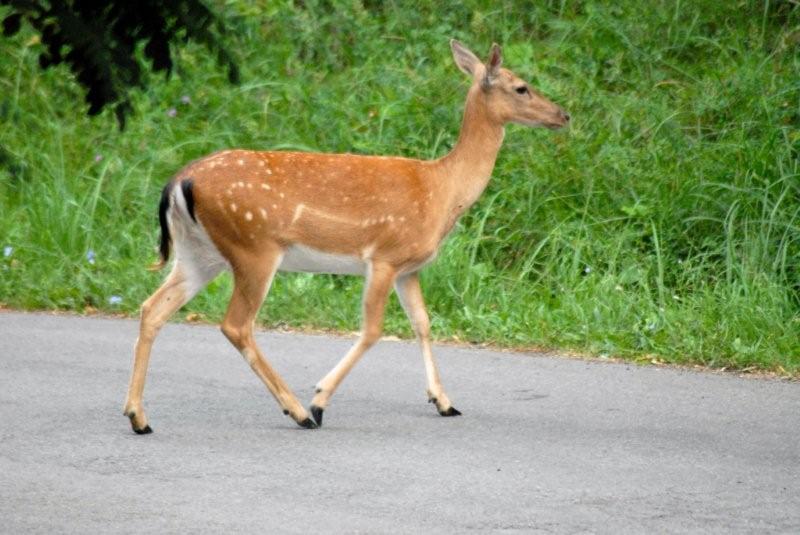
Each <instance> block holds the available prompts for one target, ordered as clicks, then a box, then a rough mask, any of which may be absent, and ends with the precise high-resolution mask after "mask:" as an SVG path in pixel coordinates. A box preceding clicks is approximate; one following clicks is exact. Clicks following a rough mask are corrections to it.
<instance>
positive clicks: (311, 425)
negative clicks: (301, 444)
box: [297, 418, 319, 429]
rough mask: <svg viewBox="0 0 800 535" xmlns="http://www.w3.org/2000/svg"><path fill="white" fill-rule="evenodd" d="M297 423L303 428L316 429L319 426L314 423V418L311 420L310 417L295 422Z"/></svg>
mask: <svg viewBox="0 0 800 535" xmlns="http://www.w3.org/2000/svg"><path fill="white" fill-rule="evenodd" d="M297 425H299V426H300V427H303V428H305V429H316V428H317V427H319V426H318V425H317V424H315V423H314V420H312V419H311V418H306V419H305V420H303V421H302V422H297Z"/></svg>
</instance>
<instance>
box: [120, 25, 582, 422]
mask: <svg viewBox="0 0 800 535" xmlns="http://www.w3.org/2000/svg"><path fill="white" fill-rule="evenodd" d="M450 48H451V51H452V55H453V59H454V61H455V63H456V65H457V66H458V68H459V69H460V70H461V71H463V72H464V74H466V75H468V76H469V77H470V78H471V85H470V87H469V90H468V91H467V97H466V103H465V105H464V113H463V120H462V125H461V131H460V133H459V136H458V139H457V141H456V143H455V145H454V146H453V148H452V150H451V151H450V152H449V153H448V154H446V155H444V156H443V157H441V158H438V159H434V160H419V159H411V158H404V157H398V156H369V155H356V154H328V153H313V152H293V151H255V150H244V149H232V150H223V151H219V152H215V153H212V154H210V155H208V156H205V157H203V158H200V159H198V160H195V161H193V162H191V163H189V164H188V165H186V166H185V167H184V168H183V169H181V170H180V171H179V172H178V173H177V174H176V175H175V176H174V177H173V178H172V180H171V181H170V182H169V183H168V184H167V185H166V186H165V187H164V189H163V191H162V193H161V201H160V203H159V207H158V216H159V224H160V230H161V239H160V247H159V253H160V259H159V261H158V262H157V263H156V264H155V266H154V268H161V267H163V266H165V265H166V264H167V263H168V261H169V258H170V252H171V250H173V251H174V261H173V264H172V269H171V271H170V272H169V274H168V275H167V277H166V279H165V280H164V282H163V284H162V285H161V286H160V287H159V288H158V289H157V290H156V291H155V293H153V294H152V295H151V296H150V297H149V298H148V299H147V300H145V301H144V303H143V304H142V306H141V319H140V326H139V336H138V338H137V340H136V344H135V347H134V359H133V370H132V374H131V379H130V383H129V387H128V394H127V398H126V401H125V406H124V411H123V412H124V415H125V416H127V417H128V418H129V420H130V424H131V426H132V428H133V431H134V432H135V433H137V434H147V433H151V432H152V428H151V427H150V425H149V423H148V419H147V416H146V415H145V411H144V407H143V403H142V393H143V390H144V382H145V376H146V374H147V367H148V361H149V359H150V353H151V348H152V345H153V342H154V340H155V337H156V335H157V333H158V331H159V330H160V329H161V327H162V326H163V325H164V324H165V323H166V322H167V321H168V319H169V318H170V317H171V316H172V315H173V314H174V313H175V312H176V311H177V310H178V309H180V308H181V307H182V306H184V305H185V304H186V303H188V302H189V301H190V300H191V299H192V298H193V297H194V296H195V295H196V294H197V293H198V292H199V291H200V290H201V289H203V288H204V287H205V286H206V285H207V284H208V283H209V282H210V281H211V280H212V279H214V278H215V277H216V276H217V275H218V274H219V273H221V272H222V271H224V270H228V271H229V272H231V273H232V276H233V292H232V295H231V299H230V302H229V304H228V308H227V311H226V313H225V315H224V318H223V320H222V322H221V330H222V332H223V334H224V335H225V337H227V339H228V340H229V341H230V342H231V343H232V344H233V346H234V347H235V348H236V349H237V350H238V351H239V352H240V353H241V355H242V356H243V357H244V359H245V360H246V361H247V363H248V364H249V365H250V367H251V368H252V370H253V371H254V372H255V374H256V375H257V376H258V378H259V379H261V381H262V382H263V383H264V385H265V386H266V388H267V390H268V391H269V392H270V393H271V394H272V396H273V397H274V398H275V400H276V401H277V403H278V405H279V406H280V408H281V409H283V413H284V414H285V415H288V416H290V417H291V418H292V419H293V420H294V421H295V422H296V423H297V424H298V425H299V426H300V427H302V428H306V429H315V428H318V427H320V426H321V425H322V417H323V412H324V411H325V410H326V409H327V408H328V405H329V402H330V400H331V396H332V395H333V394H334V392H335V391H336V389H337V387H338V386H339V385H340V384H341V382H342V380H343V379H344V378H345V377H346V376H347V374H348V373H349V372H350V370H352V368H353V367H354V366H355V365H356V363H358V362H359V360H360V359H361V357H362V356H363V355H364V353H365V352H366V351H367V350H368V349H369V348H370V347H371V346H373V345H374V344H375V343H376V342H377V341H378V340H379V339H380V337H381V334H382V329H383V315H384V308H385V306H386V303H387V300H388V298H389V296H390V293H391V290H392V288H394V290H395V292H396V293H397V296H398V298H399V300H400V304H401V305H402V308H403V309H404V311H405V313H406V315H407V316H408V319H409V321H410V323H411V325H412V327H413V330H414V333H415V336H416V338H417V340H418V342H419V345H420V347H421V350H422V357H423V361H424V365H425V373H426V379H427V396H428V400H429V402H430V403H433V404H434V405H435V407H436V409H437V411H438V413H439V414H440V415H441V416H445V417H452V416H458V415H460V414H461V412H459V411H458V410H457V409H456V408H455V407H453V404H452V402H451V400H450V398H449V397H448V396H447V394H446V392H445V389H444V387H443V385H442V381H441V379H440V376H439V370H438V367H437V364H436V361H435V359H434V356H433V352H432V347H431V330H430V320H429V316H428V312H427V309H426V306H425V301H424V299H423V295H422V289H421V286H420V277H419V274H420V270H422V268H424V267H425V266H426V265H428V264H429V263H431V262H432V261H433V260H434V259H435V258H436V255H437V252H438V250H439V248H440V247H441V245H442V243H443V241H444V239H445V238H446V236H447V235H448V234H449V233H450V231H451V230H452V229H453V226H454V225H455V223H456V222H457V220H458V218H459V217H460V216H461V215H462V214H463V213H464V212H465V211H466V210H467V209H468V208H469V207H470V206H472V205H473V204H474V203H475V202H476V201H477V200H478V198H479V197H480V196H481V194H482V192H483V191H484V189H485V188H486V186H487V184H488V183H489V180H490V177H491V174H492V171H493V168H494V165H495V160H496V158H497V154H498V152H499V150H500V146H501V144H502V142H503V137H504V135H505V126H506V125H507V124H508V123H518V124H521V125H525V126H528V127H545V128H549V129H558V128H562V127H564V126H566V125H567V124H568V123H569V120H570V116H569V115H568V114H567V113H566V112H564V110H563V109H562V108H561V107H559V106H558V105H556V104H555V103H553V102H551V101H550V100H548V99H547V98H545V97H544V96H543V95H542V94H541V93H540V92H538V91H537V90H536V89H534V88H533V87H532V86H531V84H529V83H527V82H525V81H523V80H522V79H520V78H519V77H518V76H517V75H515V74H514V73H513V72H511V71H510V70H508V69H506V68H504V67H502V53H501V49H500V46H499V45H497V44H496V43H495V44H492V46H491V49H490V52H489V56H488V60H487V61H486V62H485V63H484V62H482V61H481V60H479V59H478V57H477V56H476V55H475V54H474V53H473V52H471V51H470V50H469V49H468V48H467V47H466V46H464V45H463V44H462V43H460V42H458V41H456V40H455V39H453V40H451V41H450ZM278 271H290V272H307V273H334V274H348V275H359V276H362V277H365V284H364V291H363V297H362V318H361V332H360V334H359V337H358V338H357V340H356V341H355V343H354V344H353V345H352V347H351V348H350V350H349V351H348V352H347V353H346V354H345V355H344V357H343V358H342V359H341V360H340V361H339V362H338V363H337V364H336V366H335V367H334V368H333V369H332V370H331V371H330V372H329V373H328V374H327V375H325V376H324V377H323V378H322V379H321V380H320V381H319V382H318V383H317V384H316V387H315V394H314V396H313V398H312V400H311V404H310V406H309V408H308V409H306V408H305V407H304V406H303V405H302V404H301V403H300V401H298V399H297V397H296V396H295V394H294V393H293V392H292V390H291V389H290V387H289V386H288V385H287V383H286V382H285V381H284V380H283V378H282V377H281V376H280V375H279V374H278V372H277V371H276V370H275V369H274V368H273V367H272V366H271V365H270V363H269V362H268V361H267V359H266V358H265V356H264V354H263V353H262V351H261V350H260V349H259V347H258V346H257V345H256V341H255V338H254V329H255V317H256V314H257V312H258V310H259V308H260V307H261V304H262V302H263V301H264V299H265V298H266V296H267V293H268V292H269V288H270V285H271V283H272V280H273V277H274V276H275V274H276V272H278Z"/></svg>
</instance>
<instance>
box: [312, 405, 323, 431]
mask: <svg viewBox="0 0 800 535" xmlns="http://www.w3.org/2000/svg"><path fill="white" fill-rule="evenodd" d="M309 410H310V411H311V416H313V417H314V421H315V422H317V425H318V426H320V427H322V412H323V411H324V410H325V409H323V408H321V407H317V406H316V405H311V407H309Z"/></svg>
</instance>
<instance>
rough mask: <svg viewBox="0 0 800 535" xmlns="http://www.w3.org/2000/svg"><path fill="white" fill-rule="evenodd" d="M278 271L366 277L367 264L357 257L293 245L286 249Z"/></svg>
mask: <svg viewBox="0 0 800 535" xmlns="http://www.w3.org/2000/svg"><path fill="white" fill-rule="evenodd" d="M278 269H279V270H281V271H295V272H302V273H335V274H338V275H364V273H366V270H367V264H366V262H364V261H363V260H362V259H360V258H358V257H357V256H349V255H341V254H331V253H326V252H324V251H320V250H318V249H314V248H312V247H307V246H305V245H291V246H289V247H287V248H286V252H285V253H284V255H283V261H282V262H281V265H280V266H279V267H278Z"/></svg>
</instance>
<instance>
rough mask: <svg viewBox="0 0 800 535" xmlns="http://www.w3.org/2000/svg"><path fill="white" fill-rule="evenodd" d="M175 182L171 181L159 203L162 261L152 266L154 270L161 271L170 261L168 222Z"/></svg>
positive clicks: (162, 191) (162, 193)
mask: <svg viewBox="0 0 800 535" xmlns="http://www.w3.org/2000/svg"><path fill="white" fill-rule="evenodd" d="M174 187H175V182H173V181H170V182H169V183H168V184H167V185H166V186H164V189H163V190H161V202H159V203H158V222H159V224H160V225H161V244H160V246H159V248H158V251H159V254H160V255H161V259H160V260H159V261H158V262H157V263H156V264H154V265H153V266H152V268H153V269H161V268H162V267H164V265H165V264H166V263H167V260H169V247H170V244H171V243H172V236H170V234H169V223H168V222H167V210H169V198H170V195H171V194H172V188H174Z"/></svg>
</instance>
